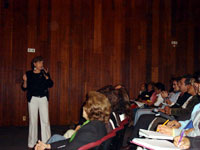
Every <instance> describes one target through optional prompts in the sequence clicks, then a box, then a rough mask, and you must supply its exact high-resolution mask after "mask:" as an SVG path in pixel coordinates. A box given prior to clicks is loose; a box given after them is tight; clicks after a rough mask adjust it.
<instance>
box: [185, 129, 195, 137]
mask: <svg viewBox="0 0 200 150" xmlns="http://www.w3.org/2000/svg"><path fill="white" fill-rule="evenodd" d="M193 130H194V128H190V129H188V130H186V131H185V134H186V135H188V134H189V133H190V132H192V131H193Z"/></svg>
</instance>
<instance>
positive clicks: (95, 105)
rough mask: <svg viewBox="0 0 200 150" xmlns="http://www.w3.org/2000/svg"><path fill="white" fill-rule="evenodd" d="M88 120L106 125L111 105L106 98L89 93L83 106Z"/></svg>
mask: <svg viewBox="0 0 200 150" xmlns="http://www.w3.org/2000/svg"><path fill="white" fill-rule="evenodd" d="M84 108H85V111H86V113H87V115H88V119H89V120H99V121H103V122H105V123H107V122H108V121H109V119H110V112H111V104H110V102H109V100H108V98H107V97H106V96H105V95H103V94H101V93H99V92H96V91H90V92H89V93H88V98H87V99H86V102H85V105H84Z"/></svg>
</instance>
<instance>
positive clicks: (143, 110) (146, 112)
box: [134, 109, 154, 125]
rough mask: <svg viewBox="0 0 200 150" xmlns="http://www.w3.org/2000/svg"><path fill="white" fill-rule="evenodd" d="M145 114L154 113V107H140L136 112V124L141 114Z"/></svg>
mask: <svg viewBox="0 0 200 150" xmlns="http://www.w3.org/2000/svg"><path fill="white" fill-rule="evenodd" d="M145 114H154V113H153V112H152V109H138V111H137V112H136V114H135V119H134V125H136V123H137V121H138V119H139V118H140V116H142V115H145Z"/></svg>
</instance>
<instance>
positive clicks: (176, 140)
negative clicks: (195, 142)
mask: <svg viewBox="0 0 200 150" xmlns="http://www.w3.org/2000/svg"><path fill="white" fill-rule="evenodd" d="M179 139H180V136H176V137H175V138H174V145H175V146H176V147H179V148H181V149H189V148H190V140H189V139H188V138H186V137H183V138H182V140H181V142H180V143H179Z"/></svg>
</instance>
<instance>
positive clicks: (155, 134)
mask: <svg viewBox="0 0 200 150" xmlns="http://www.w3.org/2000/svg"><path fill="white" fill-rule="evenodd" d="M139 135H140V137H142V136H144V137H147V138H152V139H165V140H173V139H174V137H173V136H169V135H165V134H162V133H159V132H156V131H149V130H144V129H140V131H139Z"/></svg>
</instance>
